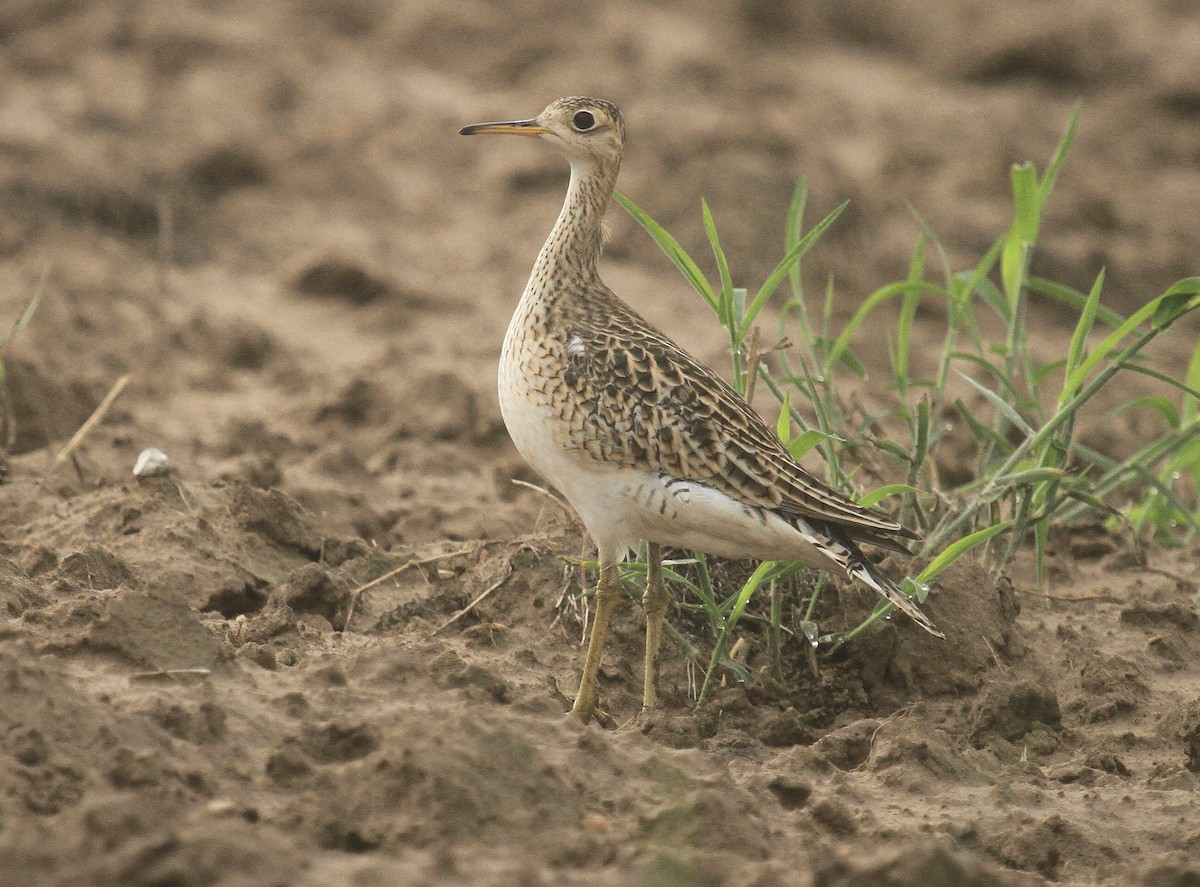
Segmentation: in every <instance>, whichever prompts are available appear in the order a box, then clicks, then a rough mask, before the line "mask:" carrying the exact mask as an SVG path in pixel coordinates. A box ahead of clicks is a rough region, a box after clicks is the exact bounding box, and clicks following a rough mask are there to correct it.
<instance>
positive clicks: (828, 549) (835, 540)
mask: <svg viewBox="0 0 1200 887" xmlns="http://www.w3.org/2000/svg"><path fill="white" fill-rule="evenodd" d="M795 526H796V529H798V530H799V531H800V532H801V533H802V534H803V535H804V536H805V538H806V539H807V540H808V542H809V543H811V544H812V545H813V547H815V548H817V549H818V550H819V551H821V552H822V553H823V554H824V555H825V557H826V558H828V559H829V560H831V561H832V562H833V563H835V564H837V565H838V566H839V567H841V568H842V570H843V571H844V572H845V573H846V575H847V576H850V577H851V578H854V579H857V580H859V581H860V582H862V583H863V584H864V585H867V586H870V587H871V588H873V589H875V590H876V591H877V592H879V594H881V595H882V596H883V597H885V598H887V600H889V601H891V602H892V603H893V604H895V605H896V608H897V609H899V610H903V611H904V612H905V613H907V614H908V615H909V617H911V618H912V620H913V622H915V623H917V625H919V626H921V628H923V629H925V630H926V631H927V632H929V633H930V634H931V635H933V636H934V637H939V638H944V637H945V635H944V634H942V633H941V632H940V631H938V629H937V626H936V625H934V624H933V622H931V621H930V619H929V617H928V616H926V615H925V614H924V613H922V612H921V611H920V609H918V608H917V604H916V602H915V601H914V600H913V599H912V598H910V597H909V596H908V595H906V594H905V593H904V591H903V590H902V589H901V588H900V586H899V585H897V584H896V583H895V582H893V581H892V579H891V577H890V576H888V575H887V574H886V573H884V572H883V570H881V569H879V567H877V566H875V564H874V563H872V562H871V560H870V559H869V558H868V557H867V556H866V555H865V554H863V553H862V551H861V550H860V549H859V547H858V545H857V544H856V543H855V541H854V540H853V539H852V538H850V535H849V534H848V533H847V532H846V531H845V530H844V529H842V528H841V527H834V526H830V525H827V524H813V523H811V522H809V521H807V520H804V519H800V520H797V521H796V523H795Z"/></svg>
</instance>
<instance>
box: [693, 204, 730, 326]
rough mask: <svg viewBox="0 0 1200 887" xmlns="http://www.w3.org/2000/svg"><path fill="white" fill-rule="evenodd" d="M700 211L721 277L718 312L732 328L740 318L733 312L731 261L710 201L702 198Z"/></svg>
mask: <svg viewBox="0 0 1200 887" xmlns="http://www.w3.org/2000/svg"><path fill="white" fill-rule="evenodd" d="M700 213H701V215H703V216H704V233H705V234H707V235H708V242H709V244H710V245H711V246H712V251H713V258H715V259H716V260H717V273H718V275H719V276H720V278H721V294H720V299H719V304H720V306H721V310H720V311H718V312H717V314H718V316H719V317H720V318H721V323H722V324H724V325H725V326H727V327H729V328H730V329H731V330H732V329H734V328H735V327H736V325H737V322H738V318H737V317H735V316H734V314H733V279H732V278H731V277H730V276H729V262H728V260H727V259H726V257H725V250H723V249H722V248H721V239H720V238H719V237H718V236H717V225H716V223H715V222H714V221H713V217H712V212H711V211H710V210H709V208H708V201H707V200H704V199H703V198H701V199H700Z"/></svg>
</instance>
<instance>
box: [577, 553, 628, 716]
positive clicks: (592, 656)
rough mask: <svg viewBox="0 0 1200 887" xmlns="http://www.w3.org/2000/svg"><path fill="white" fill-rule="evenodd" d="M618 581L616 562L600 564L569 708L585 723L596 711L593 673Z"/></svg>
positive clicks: (618, 595) (617, 595) (596, 671)
mask: <svg viewBox="0 0 1200 887" xmlns="http://www.w3.org/2000/svg"><path fill="white" fill-rule="evenodd" d="M621 595H622V590H621V583H620V582H619V581H618V580H617V577H616V566H615V565H613V564H605V563H601V564H600V578H599V580H598V581H597V583H596V618H595V619H594V620H592V633H591V635H590V636H589V637H588V648H587V659H586V660H585V661H584V663H583V677H581V678H580V679H579V692H578V693H577V694H576V696H575V704H574V705H573V706H571V711H572V713H574V714H575V715H577V716H578V717H579V718H581V719H582V720H583V722H584V723H585V724H586V723H587V722H588V721H589V720H591V718H592V715H593V714H594V713H595V711H596V691H597V687H596V676H597V675H598V674H599V672H600V656H601V654H602V653H603V652H604V639H605V637H606V636H607V635H608V623H609V620H610V619H612V614H613V611H614V610H616V609H617V604H619V603H620V602H621Z"/></svg>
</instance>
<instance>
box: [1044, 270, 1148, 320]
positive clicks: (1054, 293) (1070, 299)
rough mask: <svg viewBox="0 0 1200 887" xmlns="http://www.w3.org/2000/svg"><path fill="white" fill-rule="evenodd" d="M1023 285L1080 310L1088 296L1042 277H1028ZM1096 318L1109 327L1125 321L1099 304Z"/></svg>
mask: <svg viewBox="0 0 1200 887" xmlns="http://www.w3.org/2000/svg"><path fill="white" fill-rule="evenodd" d="M1101 273H1103V272H1101ZM1025 285H1026V286H1027V287H1029V289H1030V291H1031V292H1035V293H1037V294H1038V295H1040V296H1046V297H1047V298H1049V299H1053V300H1054V301H1056V302H1061V303H1062V304H1063V305H1066V306H1067V307H1069V308H1074V309H1076V310H1078V311H1082V310H1083V306H1084V305H1085V304H1086V303H1087V301H1088V296H1086V295H1084V294H1083V293H1081V292H1080V291H1079V290H1077V289H1075V288H1073V287H1069V286H1066V285H1065V284H1061V283H1056V282H1055V281H1053V280H1047V279H1046V278H1044V277H1030V278H1029V280H1027V281H1026V282H1025ZM1096 320H1098V321H1100V322H1101V323H1103V324H1104V325H1105V326H1107V327H1110V328H1111V327H1118V326H1120V325H1121V324H1123V323H1124V322H1125V318H1124V317H1122V316H1121V315H1120V314H1118V313H1117V312H1116V311H1113V310H1112V309H1110V308H1105V307H1104V306H1103V305H1099V304H1098V305H1097V306H1096Z"/></svg>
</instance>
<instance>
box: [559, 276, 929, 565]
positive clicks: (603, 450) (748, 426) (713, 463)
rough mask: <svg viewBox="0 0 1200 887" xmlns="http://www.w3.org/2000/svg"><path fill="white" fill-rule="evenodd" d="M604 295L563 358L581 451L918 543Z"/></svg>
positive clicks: (851, 529)
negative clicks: (821, 473)
mask: <svg viewBox="0 0 1200 887" xmlns="http://www.w3.org/2000/svg"><path fill="white" fill-rule="evenodd" d="M605 295H608V296H610V298H611V301H609V302H608V304H606V305H605V306H604V308H605V310H603V311H599V312H596V313H595V314H592V315H591V316H590V317H587V318H583V319H582V320H581V321H580V322H579V323H578V324H577V325H575V326H574V327H573V328H571V329H570V336H569V338H568V340H567V341H568V343H573V345H571V344H569V345H568V347H567V348H566V355H565V359H564V364H565V366H566V371H565V373H564V378H565V381H566V383H567V385H568V386H569V387H573V388H575V390H576V393H577V398H578V401H577V402H580V403H582V404H584V409H583V410H582V412H583V413H584V414H585V415H582V416H580V417H578V418H577V420H576V422H575V423H574V425H575V427H576V428H577V429H578V432H577V433H576V434H575V435H573V437H575V439H576V440H577V442H578V444H579V446H580V448H581V449H583V450H585V451H586V452H587V453H588V454H589V455H591V456H592V457H594V458H598V459H603V460H605V461H620V462H624V463H626V464H633V465H639V464H640V465H647V466H649V467H650V468H652V469H655V470H659V471H662V472H664V473H666V474H669V475H671V476H672V477H677V478H680V479H683V480H694V481H697V482H700V483H704V484H707V485H708V486H711V487H713V488H715V489H718V490H720V491H721V492H723V493H725V494H727V495H729V496H732V497H733V498H735V499H738V500H739V501H742V502H745V503H747V504H749V505H755V506H760V507H765V508H768V509H771V510H774V511H777V512H779V513H780V514H781V515H784V516H787V515H792V516H796V517H804V518H806V519H816V520H818V521H823V522H828V523H830V524H834V525H837V526H841V527H844V528H845V529H846V531H847V532H848V534H849V535H850V536H852V537H853V538H856V539H859V540H860V541H864V542H868V543H872V544H876V545H883V546H885V547H892V548H900V549H901V550H904V549H903V547H902V546H900V545H899V544H898V543H896V542H895V541H894V540H892V539H890V538H889V537H891V536H901V537H905V538H918V537H917V536H916V534H914V533H912V532H911V531H909V530H906V529H904V528H903V527H901V526H900V525H899V524H898V523H896V522H895V521H893V520H892V519H891V518H889V517H887V516H886V515H883V514H879V513H877V512H874V511H869V510H867V509H865V508H862V507H861V506H859V505H856V504H854V503H853V502H851V501H850V500H849V499H847V498H846V497H845V496H843V495H841V494H840V493H838V492H836V491H835V490H833V489H831V488H830V487H828V486H827V485H825V484H823V483H822V482H821V481H819V480H817V478H815V477H813V476H812V475H811V474H810V473H809V472H807V471H805V470H804V468H803V467H801V466H800V465H799V464H798V463H797V462H796V461H795V460H794V459H793V458H792V457H791V455H790V454H789V453H788V452H787V450H786V449H785V448H784V446H783V445H782V444H781V443H780V441H779V438H778V437H777V436H776V435H775V433H774V432H772V431H771V429H770V428H768V427H767V425H766V423H765V422H763V420H762V418H761V417H760V416H759V415H758V414H757V413H756V412H754V410H753V409H752V408H751V407H750V405H749V404H748V403H746V401H745V399H743V398H742V397H741V396H740V395H738V394H737V392H735V391H734V390H733V388H731V387H730V386H729V385H728V384H727V383H726V382H725V381H724V380H723V379H722V378H721V377H720V376H718V375H717V374H716V373H714V372H713V371H712V370H710V369H709V368H708V367H706V366H704V365H703V364H701V363H699V362H697V361H696V360H695V359H693V358H692V357H691V356H690V355H689V354H688V353H687V352H686V351H684V350H683V349H682V348H680V347H679V346H678V345H676V344H674V343H673V342H672V341H671V340H670V339H668V338H667V337H666V336H664V335H663V334H662V333H660V332H658V331H657V330H656V329H654V327H653V326H651V325H650V324H649V323H648V322H646V321H645V320H644V319H643V318H642V317H640V316H639V315H638V314H637V313H636V312H634V311H633V310H632V309H630V308H628V306H626V305H625V304H624V303H623V302H620V301H619V300H618V299H617V298H616V297H615V296H611V294H608V293H607V292H606V293H605ZM606 301H608V300H606Z"/></svg>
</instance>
